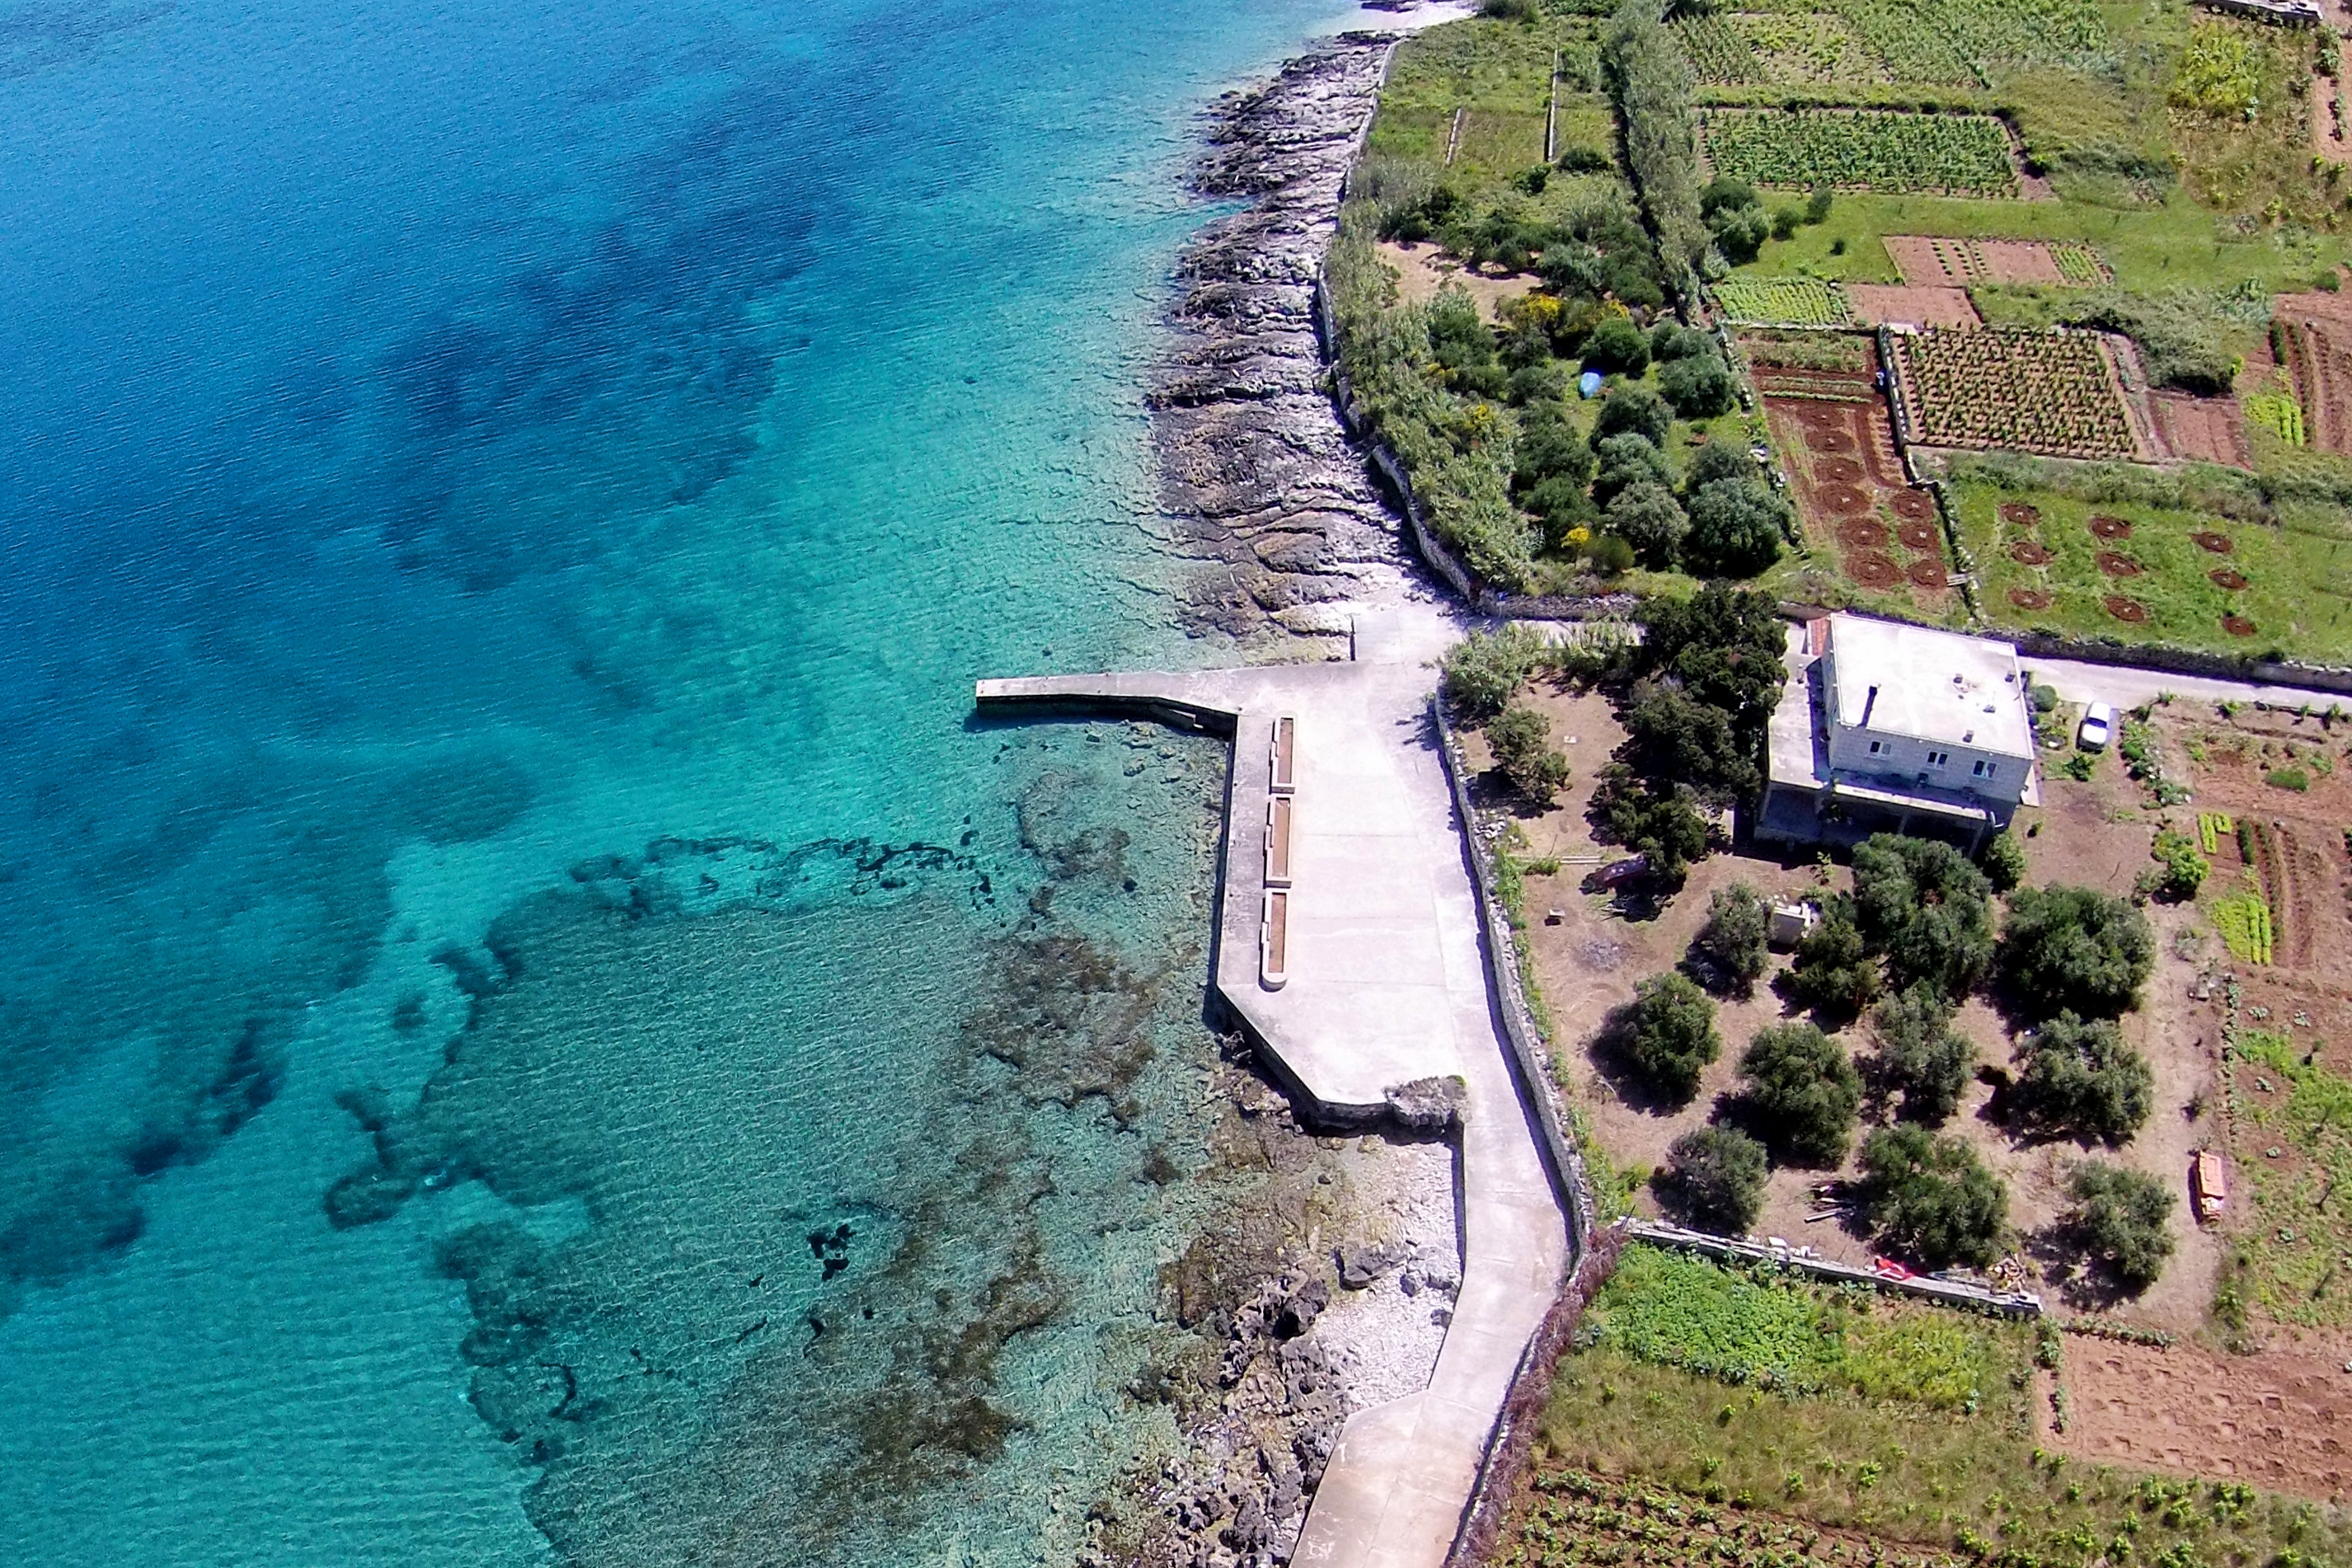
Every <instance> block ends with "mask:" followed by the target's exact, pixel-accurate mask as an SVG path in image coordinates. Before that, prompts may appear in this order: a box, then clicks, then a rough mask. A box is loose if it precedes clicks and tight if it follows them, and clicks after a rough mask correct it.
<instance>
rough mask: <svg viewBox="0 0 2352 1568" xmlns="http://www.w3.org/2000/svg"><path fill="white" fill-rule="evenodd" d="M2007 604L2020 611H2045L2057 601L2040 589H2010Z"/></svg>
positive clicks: (2054, 597)
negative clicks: (2014, 606)
mask: <svg viewBox="0 0 2352 1568" xmlns="http://www.w3.org/2000/svg"><path fill="white" fill-rule="evenodd" d="M2009 602H2010V603H2011V604H2012V605H2016V606H2017V607H2018V608H2019V609H2021V610H2046V609H2048V608H2049V607H2050V606H2051V605H2054V604H2056V603H2057V602H2058V599H2057V595H2054V594H2052V593H2049V592H2047V591H2046V590H2044V589H2041V588H2011V590H2010V591H2009Z"/></svg>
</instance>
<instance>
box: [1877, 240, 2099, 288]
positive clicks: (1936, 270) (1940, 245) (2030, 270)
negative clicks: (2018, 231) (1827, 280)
mask: <svg viewBox="0 0 2352 1568" xmlns="http://www.w3.org/2000/svg"><path fill="white" fill-rule="evenodd" d="M1885 245H1886V254H1887V257H1888V258H1890V259H1891V260H1893V262H1894V263H1895V270H1896V271H1897V272H1899V273H1901V274H1902V275H1903V281H1904V282H1906V283H1908V284H1911V285H1913V286H1914V287H1928V288H1948V289H1958V288H1964V287H1966V286H1967V285H1969V284H1970V283H2042V284H2048V285H2051V286H2053V287H2063V286H2064V285H2065V283H2066V281H2067V279H2066V275H2065V274H2064V273H2063V272H2062V271H2060V270H2059V268H2058V262H2057V260H2056V258H2054V257H2053V255H2052V254H2051V249H2050V246H2049V243H2048V242H2047V241H2045V240H2039V239H1945V238H1942V237H1937V236H1931V235H1924V234H1890V235H1888V236H1886V237H1885Z"/></svg>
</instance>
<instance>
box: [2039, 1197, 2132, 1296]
mask: <svg viewBox="0 0 2352 1568" xmlns="http://www.w3.org/2000/svg"><path fill="white" fill-rule="evenodd" d="M2022 1247H2023V1250H2024V1252H2025V1254H2026V1256H2027V1257H2029V1258H2032V1259H2033V1260H2034V1262H2036V1263H2037V1264H2039V1265H2041V1267H2042V1279H2044V1280H2046V1281H2047V1282H2048V1283H2049V1285H2050V1288H2051V1289H2053V1290H2054V1291H2056V1292H2057V1294H2058V1298H2059V1300H2063V1301H2064V1302H2065V1303H2066V1305H2067V1306H2069V1307H2070V1308H2073V1309H2074V1310H2075V1311H2078V1312H2102V1311H2107V1310H2112V1309H2114V1308H2116V1307H2120V1306H2123V1305H2125V1304H2126V1303H2127V1302H2131V1301H2136V1300H2138V1299H2139V1298H2140V1297H2142V1296H2144V1295H2146V1294H2147V1288H2148V1285H2152V1284H2154V1283H2155V1281H2154V1280H2149V1281H2148V1282H2147V1284H2139V1283H2137V1282H2134V1281H2131V1280H2126V1279H2122V1278H2120V1277H2119V1276H2118V1275H2117V1274H2116V1271H2115V1270H2114V1268H2111V1267H2109V1266H2108V1265H2106V1264H2104V1263H2102V1262H2101V1261H2100V1260H2099V1259H2097V1258H2092V1257H2091V1256H2090V1255H2089V1244H2088V1242H2086V1241H2085V1240H2084V1237H2082V1236H2081V1235H2080V1233H2079V1232H2078V1231H2077V1230H2076V1228H2075V1227H2074V1226H2072V1225H2070V1224H2068V1223H2067V1222H2066V1221H2065V1220H2064V1219H2063V1218H2062V1219H2059V1220H2055V1221H2053V1222H2052V1223H2051V1224H2049V1225H2046V1226H2042V1228H2041V1229H2040V1230H2037V1231H2032V1232H2030V1233H2028V1234H2027V1235H2026V1237H2024V1240H2023V1243H2022Z"/></svg>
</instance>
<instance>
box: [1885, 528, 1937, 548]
mask: <svg viewBox="0 0 2352 1568" xmlns="http://www.w3.org/2000/svg"><path fill="white" fill-rule="evenodd" d="M1895 537H1896V538H1898V539H1900V540H1902V541H1903V542H1904V545H1905V546H1906V548H1908V549H1912V550H1933V549H1935V548H1936V547H1937V544H1938V543H1940V541H1938V540H1937V537H1936V525H1935V524H1934V523H1932V522H1906V523H1905V524H1904V525H1903V526H1902V527H1901V528H1898V529H1896V530H1895Z"/></svg>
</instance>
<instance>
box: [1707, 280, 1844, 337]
mask: <svg viewBox="0 0 2352 1568" xmlns="http://www.w3.org/2000/svg"><path fill="white" fill-rule="evenodd" d="M1715 302H1716V304H1717V306H1718V307H1719V308H1720V309H1721V310H1722V311H1723V314H1724V319H1725V320H1727V321H1732V322H1735V323H1737V324H1738V325H1741V326H1761V327H1829V326H1839V325H1843V323H1845V322H1847V321H1852V320H1853V311H1852V310H1849V309H1848V308H1847V306H1846V300H1845V296H1844V295H1843V293H1841V292H1840V291H1839V290H1838V288H1837V286H1836V285H1835V284H1833V283H1824V282H1822V280H1821V279H1817V278H1727V279H1724V280H1723V281H1722V282H1720V283H1718V284H1717V285H1716V286H1715Z"/></svg>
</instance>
